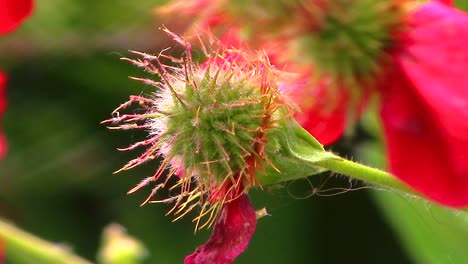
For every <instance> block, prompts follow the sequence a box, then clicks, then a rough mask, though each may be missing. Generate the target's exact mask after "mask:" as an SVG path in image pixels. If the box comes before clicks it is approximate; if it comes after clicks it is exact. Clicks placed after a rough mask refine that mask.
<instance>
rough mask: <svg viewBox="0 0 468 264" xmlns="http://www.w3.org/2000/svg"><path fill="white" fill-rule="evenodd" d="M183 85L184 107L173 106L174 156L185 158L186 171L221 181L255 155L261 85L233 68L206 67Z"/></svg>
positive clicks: (170, 122)
mask: <svg viewBox="0 0 468 264" xmlns="http://www.w3.org/2000/svg"><path fill="white" fill-rule="evenodd" d="M198 70H201V71H204V73H202V74H198V73H195V74H194V75H192V76H190V77H191V80H192V82H193V83H184V84H182V83H181V85H184V86H185V87H184V88H183V90H184V93H183V94H181V97H182V98H183V99H182V100H183V102H184V103H185V104H186V105H185V106H183V105H182V104H181V103H179V102H178V101H177V100H173V102H174V105H173V106H172V107H171V108H170V109H169V111H170V112H171V113H173V115H172V116H170V117H169V118H168V119H167V134H168V136H171V137H174V136H177V140H175V141H174V143H173V144H172V145H171V146H170V153H169V155H170V156H180V157H181V160H183V165H184V169H185V170H193V169H195V170H196V171H197V173H198V174H199V176H200V177H215V178H216V179H217V180H219V183H221V182H222V181H223V180H224V179H225V178H226V177H230V176H233V174H234V173H237V172H239V171H241V170H243V169H244V167H245V166H246V160H245V159H246V157H248V156H250V155H252V153H254V151H255V150H254V149H253V146H254V140H255V138H256V135H257V133H258V131H259V130H258V129H259V128H260V126H261V124H262V120H263V113H264V107H265V106H264V98H262V95H261V93H260V92H261V90H260V87H258V84H256V83H252V82H249V81H248V80H246V79H242V78H243V77H242V76H236V75H232V73H231V72H230V71H229V70H223V69H217V70H210V69H206V70H202V69H198Z"/></svg>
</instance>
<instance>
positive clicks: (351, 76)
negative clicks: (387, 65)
mask: <svg viewBox="0 0 468 264" xmlns="http://www.w3.org/2000/svg"><path fill="white" fill-rule="evenodd" d="M323 12H324V15H323V18H322V20H321V22H319V24H318V28H317V29H315V31H314V32H310V34H307V35H305V36H304V37H302V38H301V39H300V41H299V42H300V44H299V45H300V46H301V47H302V48H303V49H304V51H305V52H306V54H310V56H312V59H313V61H314V63H315V65H316V68H315V70H316V71H317V72H318V73H319V74H326V75H328V76H331V77H332V78H333V79H334V80H336V81H338V83H339V84H341V85H345V86H348V87H355V86H357V85H361V84H363V83H368V82H370V81H372V80H373V78H374V77H375V75H376V74H378V73H379V70H380V65H381V63H382V60H384V59H385V51H386V49H387V48H389V46H390V45H391V41H392V34H393V33H394V31H395V29H396V27H397V26H398V23H399V18H400V17H399V10H398V7H397V5H396V4H395V2H394V1H389V0H384V1H375V0H353V1H347V0H335V1H328V2H327V6H326V7H325V9H324V10H323Z"/></svg>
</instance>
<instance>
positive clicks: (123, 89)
mask: <svg viewBox="0 0 468 264" xmlns="http://www.w3.org/2000/svg"><path fill="white" fill-rule="evenodd" d="M162 2H163V1H157V0H155V1H148V0H147V1H144V0H139V1H124V0H113V1H111V0H102V1H90V0H82V1H70V0H68V1H67V0H48V1H37V3H36V7H35V11H34V15H33V16H32V17H31V18H30V19H29V20H28V21H27V22H26V23H25V24H24V25H23V26H22V27H21V29H20V30H18V31H17V32H15V33H13V34H10V35H8V36H3V37H1V39H0V68H1V69H3V70H4V71H5V72H6V73H7V74H8V75H9V78H10V81H9V83H8V89H7V98H8V102H9V107H8V111H7V113H5V116H4V118H3V130H4V133H5V135H6V137H7V139H8V141H9V151H8V155H7V156H6V157H5V158H4V159H3V160H0V217H3V218H7V219H9V220H11V221H12V222H14V223H15V224H16V225H17V226H19V227H21V228H23V229H24V230H26V231H28V232H31V233H33V234H35V235H38V236H40V237H42V238H44V239H47V240H49V241H52V242H56V243H62V244H65V245H67V246H69V247H71V248H72V249H73V250H74V252H76V253H77V254H79V255H81V256H83V257H85V258H87V259H89V260H91V261H93V262H95V261H96V254H97V250H98V248H99V244H100V239H101V234H102V230H103V228H104V227H105V226H106V225H108V224H110V223H119V224H121V225H122V226H124V227H125V228H126V230H127V232H128V233H129V234H130V235H131V236H133V237H135V238H136V239H138V240H140V241H141V242H142V243H143V244H144V245H145V246H146V248H147V249H148V257H147V258H146V260H145V262H142V263H162V264H165V263H168V264H171V263H182V261H183V259H184V257H185V256H186V255H188V254H190V253H191V252H193V251H194V250H195V248H196V247H197V246H199V245H201V244H202V243H204V242H205V241H206V240H207V239H208V237H209V234H210V230H203V231H201V232H198V233H196V234H195V235H194V233H193V229H194V225H193V223H191V218H190V217H186V218H185V219H182V220H180V221H177V222H175V223H172V222H171V218H170V217H165V216H164V214H165V212H166V210H167V209H168V207H167V206H165V205H155V204H149V205H146V206H144V207H139V204H140V203H141V202H142V201H143V200H144V199H145V198H146V195H147V194H148V193H149V191H150V188H146V189H144V190H143V191H140V192H138V193H136V194H133V195H130V196H128V195H126V192H127V190H129V189H130V188H131V187H133V186H134V185H135V184H136V183H138V182H139V181H140V180H141V179H143V178H144V177H146V176H148V175H149V174H150V173H152V172H153V171H154V170H155V169H156V168H157V167H158V164H157V162H154V163H150V164H147V165H146V166H144V167H142V168H137V169H133V170H131V171H127V172H123V173H120V174H117V175H114V174H112V172H113V171H115V170H116V169H118V168H119V167H120V166H122V165H123V164H124V163H125V162H126V161H128V160H129V159H131V158H133V157H135V156H136V155H137V154H138V152H132V153H122V152H118V151H116V150H115V149H116V148H117V147H122V146H126V145H129V144H131V143H132V142H135V141H137V140H139V139H141V138H142V137H144V134H142V133H136V132H113V131H108V130H106V128H105V127H104V126H102V125H100V124H99V123H100V121H102V120H104V119H106V118H108V117H109V116H110V112H111V111H112V110H113V109H114V108H116V107H117V106H118V105H120V104H121V103H122V102H124V101H125V100H126V99H127V98H128V96H129V95H130V94H140V93H144V94H149V93H151V92H152V88H151V87H147V86H144V85H142V84H141V83H138V82H135V81H131V80H129V79H128V77H127V76H129V75H132V76H144V75H145V74H144V73H143V72H142V71H140V70H139V69H135V68H134V67H133V66H132V65H129V64H128V63H125V62H122V61H120V60H119V58H120V57H121V56H127V55H129V54H128V52H127V50H138V51H145V52H150V53H157V52H158V51H159V50H161V49H162V48H166V47H169V46H172V43H171V42H169V41H168V38H167V37H166V36H164V34H162V32H160V31H158V30H157V28H158V27H159V26H160V25H161V23H163V22H162V21H161V20H160V19H158V18H157V17H156V16H155V14H154V8H155V7H157V6H158V5H160V4H161V3H162ZM460 3H461V2H460ZM461 4H465V6H466V3H465V2H464V3H461ZM174 30H176V31H177V29H174ZM375 127H376V123H375V120H374V119H373V117H372V115H369V116H367V117H366V118H365V119H364V121H363V123H362V124H360V125H358V126H357V127H356V132H355V133H352V134H349V135H348V136H347V137H345V138H343V139H342V140H341V141H340V142H338V143H337V144H336V145H334V146H333V147H332V149H333V150H334V151H338V152H340V153H342V154H343V155H347V156H348V157H353V158H354V159H357V160H364V161H366V162H367V163H369V164H370V163H372V164H375V165H378V166H382V165H383V164H384V157H383V156H382V147H381V145H380V143H379V142H380V140H379V139H380V137H379V133H378V131H377V130H375ZM324 182H327V184H326V185H325V186H323V187H322V189H321V190H322V192H319V193H318V194H314V191H315V190H316V189H315V188H316V187H318V186H320V185H321V184H322V183H324ZM349 186H350V184H349V181H348V180H347V179H346V178H344V177H334V176H333V177H331V176H330V175H329V174H323V175H319V176H314V177H312V178H311V179H309V181H308V180H305V179H304V180H299V181H296V182H292V183H286V184H282V185H279V186H268V187H266V188H265V189H264V190H263V191H261V190H254V191H252V193H251V194H252V195H251V196H252V200H253V203H254V205H255V207H256V208H258V209H260V208H262V207H266V208H267V210H268V212H269V214H271V216H268V217H263V218H261V219H260V220H259V222H258V226H257V230H256V232H255V235H254V237H253V239H252V241H251V243H250V246H249V248H248V249H247V251H246V252H245V253H244V254H243V255H241V256H240V257H239V259H238V260H237V261H236V263H239V264H247V263H274V264H276V263H299V264H302V263H304V264H306V263H460V264H462V263H468V253H467V252H468V250H467V249H468V216H467V215H466V214H465V213H460V212H455V211H451V210H449V209H444V208H439V207H437V206H435V205H432V204H429V203H426V202H422V201H418V200H415V199H414V198H409V197H404V196H402V195H400V194H396V193H392V192H389V191H378V190H369V189H364V190H356V191H346V192H344V193H343V194H337V195H331V196H327V194H330V193H337V192H339V190H338V191H330V192H325V191H326V190H327V189H328V188H332V187H341V188H344V189H348V188H349ZM353 186H355V187H356V186H359V185H358V184H356V183H353ZM305 198H306V199H305ZM192 216H193V215H192ZM7 263H19V262H17V261H15V260H13V259H8V260H7Z"/></svg>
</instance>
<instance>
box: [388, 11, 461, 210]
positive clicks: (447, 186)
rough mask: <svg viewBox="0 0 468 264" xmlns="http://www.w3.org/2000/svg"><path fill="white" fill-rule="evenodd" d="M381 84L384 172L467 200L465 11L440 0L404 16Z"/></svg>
mask: <svg viewBox="0 0 468 264" xmlns="http://www.w3.org/2000/svg"><path fill="white" fill-rule="evenodd" d="M400 39H401V41H400V43H399V46H398V47H397V49H395V50H394V51H393V53H392V58H393V61H394V65H395V68H396V70H395V71H394V72H393V73H392V74H391V75H390V78H388V80H387V82H386V83H384V84H383V86H382V90H381V94H382V109H381V114H382V119H383V125H384V130H385V135H386V140H387V142H386V143H387V148H388V155H389V163H390V164H389V165H390V170H391V171H392V172H393V173H394V174H395V175H396V176H398V177H399V178H400V179H402V180H403V181H405V182H407V183H408V184H409V185H411V186H412V187H413V188H415V189H416V190H418V191H420V192H422V193H423V194H425V195H427V196H428V197H429V198H431V199H433V200H435V201H437V202H439V203H441V204H444V205H448V206H454V207H463V206H467V205H468V123H467V122H466V120H468V75H467V69H468V15H467V14H466V13H465V12H462V11H459V10H455V9H453V8H451V7H449V6H446V5H444V4H440V3H436V2H432V3H428V4H424V5H421V6H420V7H418V8H417V9H415V10H413V11H412V12H411V13H410V14H409V16H408V30H407V31H405V32H403V33H402V36H401V38H400Z"/></svg>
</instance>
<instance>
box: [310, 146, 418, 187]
mask: <svg viewBox="0 0 468 264" xmlns="http://www.w3.org/2000/svg"><path fill="white" fill-rule="evenodd" d="M333 156H334V157H333V158H330V159H325V160H320V161H318V162H315V165H316V166H320V167H323V168H325V169H327V170H330V171H333V172H337V173H340V174H344V175H347V176H350V177H352V178H355V179H359V180H363V181H366V182H369V183H373V184H377V185H380V186H384V187H387V188H391V189H395V190H399V191H403V192H405V193H408V194H413V195H418V196H420V195H419V194H417V193H416V192H415V190H413V189H412V188H410V187H409V186H408V185H406V184H405V183H404V182H402V181H400V180H399V179H398V178H396V177H395V176H393V175H392V174H390V173H388V172H385V171H382V170H379V169H376V168H372V167H369V166H366V165H363V164H359V163H357V162H354V161H350V160H347V159H344V158H342V157H340V156H336V155H333Z"/></svg>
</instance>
